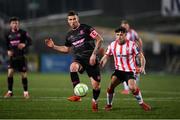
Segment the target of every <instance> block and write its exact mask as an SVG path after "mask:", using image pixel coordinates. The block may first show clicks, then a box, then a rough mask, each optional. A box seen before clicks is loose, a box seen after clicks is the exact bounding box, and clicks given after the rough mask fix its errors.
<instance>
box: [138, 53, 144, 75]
mask: <svg viewBox="0 0 180 120" xmlns="http://www.w3.org/2000/svg"><path fill="white" fill-rule="evenodd" d="M136 58H138V59H139V60H140V61H139V62H140V66H139V65H137V68H136V72H138V73H144V74H145V62H146V61H145V57H144V55H143V54H142V52H140V53H139V54H137V55H136Z"/></svg>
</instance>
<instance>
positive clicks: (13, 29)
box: [4, 17, 32, 98]
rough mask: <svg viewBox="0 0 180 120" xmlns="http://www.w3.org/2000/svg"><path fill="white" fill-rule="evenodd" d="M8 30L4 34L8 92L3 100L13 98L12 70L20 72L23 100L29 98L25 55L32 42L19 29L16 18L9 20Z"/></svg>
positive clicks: (18, 22)
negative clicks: (7, 59)
mask: <svg viewBox="0 0 180 120" xmlns="http://www.w3.org/2000/svg"><path fill="white" fill-rule="evenodd" d="M9 25H10V30H9V31H8V32H7V33H6V35H5V39H6V43H7V54H8V57H9V63H8V78H7V83H8V91H7V93H6V94H5V95H4V98H9V97H12V96H13V75H14V70H17V71H19V72H21V77H22V84H23V88H24V98H29V93H28V79H27V60H26V57H25V54H26V53H27V49H28V47H29V46H30V45H31V44H32V40H31V38H30V37H29V35H28V33H27V32H26V31H24V30H22V29H20V21H19V19H18V18H17V17H12V18H10V20H9Z"/></svg>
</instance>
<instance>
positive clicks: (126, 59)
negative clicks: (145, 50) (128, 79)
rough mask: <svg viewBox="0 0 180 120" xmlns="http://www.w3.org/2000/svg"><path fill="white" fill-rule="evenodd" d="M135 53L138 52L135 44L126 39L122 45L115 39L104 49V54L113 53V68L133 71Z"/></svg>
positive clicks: (134, 67) (134, 68)
mask: <svg viewBox="0 0 180 120" xmlns="http://www.w3.org/2000/svg"><path fill="white" fill-rule="evenodd" d="M137 54H139V51H138V49H137V46H136V45H135V42H133V41H130V40H126V42H125V43H124V44H123V45H120V44H118V40H115V41H113V42H112V43H111V44H110V45H109V46H108V49H107V51H106V55H108V56H110V55H113V57H114V65H115V69H117V70H121V71H126V72H135V70H136V62H135V56H136V55H137Z"/></svg>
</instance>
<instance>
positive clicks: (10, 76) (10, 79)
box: [4, 68, 14, 98]
mask: <svg viewBox="0 0 180 120" xmlns="http://www.w3.org/2000/svg"><path fill="white" fill-rule="evenodd" d="M13 74H14V69H13V68H8V75H7V84H8V91H7V93H6V94H5V95H4V98H9V97H12V96H13V82H14V80H13Z"/></svg>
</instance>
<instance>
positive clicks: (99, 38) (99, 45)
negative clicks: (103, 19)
mask: <svg viewBox="0 0 180 120" xmlns="http://www.w3.org/2000/svg"><path fill="white" fill-rule="evenodd" d="M94 39H95V40H96V44H95V48H94V50H93V54H95V55H97V54H98V52H99V48H100V47H101V45H102V42H103V38H102V37H101V36H100V35H99V34H97V36H96V37H95V38H94Z"/></svg>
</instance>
